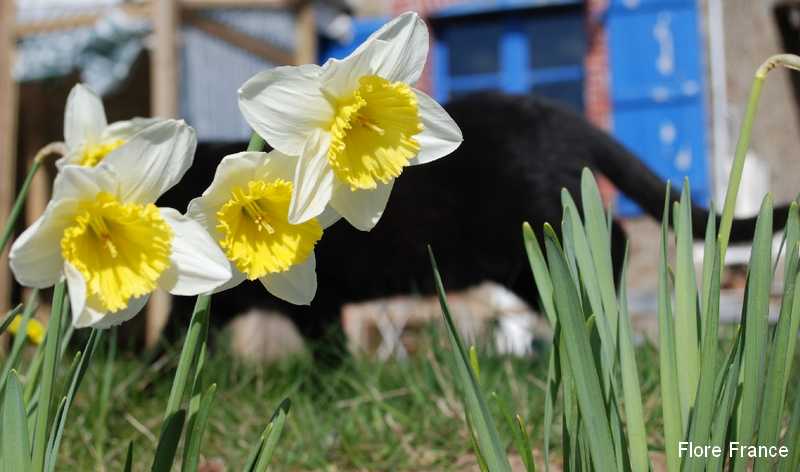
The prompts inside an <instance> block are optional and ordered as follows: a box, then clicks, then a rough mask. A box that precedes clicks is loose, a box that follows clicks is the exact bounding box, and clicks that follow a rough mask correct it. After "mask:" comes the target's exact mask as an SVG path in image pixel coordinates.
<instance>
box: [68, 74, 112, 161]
mask: <svg viewBox="0 0 800 472" xmlns="http://www.w3.org/2000/svg"><path fill="white" fill-rule="evenodd" d="M107 123H108V122H107V121H106V112H105V110H104V109H103V102H102V101H101V100H100V97H98V96H97V95H96V94H95V93H94V92H92V91H91V90H89V89H88V88H87V87H85V86H83V85H82V84H78V85H76V86H74V87H72V90H70V92H69V96H68V97H67V106H66V110H65V112H64V141H65V142H66V144H67V147H68V148H69V149H70V150H74V149H77V148H79V147H80V146H81V145H82V144H83V143H84V142H87V141H88V142H93V141H96V140H98V139H100V136H101V135H102V133H103V130H104V129H105V127H106V125H107Z"/></svg>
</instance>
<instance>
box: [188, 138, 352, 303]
mask: <svg viewBox="0 0 800 472" xmlns="http://www.w3.org/2000/svg"><path fill="white" fill-rule="evenodd" d="M294 167H295V159H294V158H292V157H289V156H286V155H284V154H281V153H280V152H278V151H272V152H270V153H264V152H240V153H238V154H232V155H230V156H226V157H225V158H224V159H222V162H220V164H219V166H218V167H217V171H216V174H215V175H214V180H213V181H212V182H211V185H210V186H209V187H208V189H206V191H205V192H203V195H202V196H200V197H198V198H195V199H194V200H192V201H191V202H190V203H189V210H188V212H187V216H189V217H190V218H193V219H195V220H197V221H198V222H199V223H200V224H201V225H203V226H204V227H205V228H206V230H207V231H208V232H209V234H211V236H212V237H213V238H214V239H215V240H216V241H217V243H218V244H219V246H220V247H221V248H222V251H223V252H224V253H225V255H226V256H227V257H228V260H229V261H230V270H231V273H232V277H231V280H230V281H229V282H228V283H226V284H225V285H223V286H221V287H219V288H218V289H217V291H221V290H225V289H228V288H232V287H235V286H236V285H239V284H240V283H242V282H243V281H244V280H245V279H249V280H256V279H258V280H259V281H260V282H261V283H262V284H263V285H264V287H265V288H266V289H267V290H268V291H269V292H270V293H272V294H273V295H275V296H276V297H279V298H282V299H284V300H286V301H288V302H291V303H294V304H297V305H304V304H308V303H311V300H312V299H313V298H314V294H315V293H316V290H317V275H316V262H315V259H314V245H315V244H316V243H317V241H319V239H320V238H321V237H322V231H323V229H325V228H326V227H327V226H329V225H331V224H333V223H334V222H335V221H336V220H338V219H339V216H338V215H337V214H336V213H335V212H334V211H332V210H330V209H328V210H327V211H325V212H323V213H322V214H321V215H319V217H315V218H311V219H309V220H307V221H305V222H303V223H300V224H296V225H295V224H291V223H289V203H290V201H291V195H292V190H293V187H294V184H293V181H292V178H293V175H294Z"/></svg>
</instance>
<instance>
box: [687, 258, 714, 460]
mask: <svg viewBox="0 0 800 472" xmlns="http://www.w3.org/2000/svg"><path fill="white" fill-rule="evenodd" d="M706 247H707V248H708V249H710V251H711V252H709V253H706V254H705V257H706V258H709V259H711V261H712V262H711V263H709V264H704V266H705V267H709V276H710V280H709V281H708V286H707V287H704V290H706V289H707V290H708V293H709V297H708V299H707V300H706V302H705V305H704V306H705V309H706V312H705V314H704V315H703V319H704V320H705V324H706V327H705V333H704V334H703V347H702V361H701V362H702V364H701V368H700V380H699V384H698V386H697V395H696V402H695V407H694V411H693V413H692V418H691V421H690V423H689V432H688V434H687V436H688V438H689V441H690V442H692V443H694V444H708V442H709V440H710V439H711V422H712V420H713V417H714V410H715V406H716V403H717V398H715V397H714V393H715V387H716V381H717V353H718V351H719V341H718V339H719V338H718V336H719V334H718V332H719V294H720V280H719V277H720V273H721V271H720V270H719V264H720V260H719V251H718V250H717V246H716V244H711V245H706ZM705 464H706V458H703V457H687V458H686V460H684V463H683V465H684V470H688V471H702V470H704V468H705Z"/></svg>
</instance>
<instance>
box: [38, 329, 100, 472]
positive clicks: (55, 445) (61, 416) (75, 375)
mask: <svg viewBox="0 0 800 472" xmlns="http://www.w3.org/2000/svg"><path fill="white" fill-rule="evenodd" d="M102 336H103V332H102V331H101V330H98V329H92V332H91V334H89V339H88V340H87V341H86V346H85V347H84V349H83V351H82V352H81V353H80V356H79V358H78V364H77V367H76V368H75V369H74V371H73V372H72V373H71V374H70V376H69V377H68V378H69V381H68V386H69V388H68V390H67V395H66V397H65V398H64V401H63V405H62V406H61V407H60V408H59V411H58V414H57V415H56V418H55V421H54V422H53V429H52V430H51V432H50V438H49V440H48V443H47V457H46V460H45V470H46V471H53V470H55V467H56V462H57V461H58V450H59V447H60V446H61V437H62V435H63V433H64V427H65V426H66V424H67V417H68V415H69V409H70V407H71V406H72V403H73V402H74V400H75V394H76V392H77V391H78V388H79V387H80V385H81V381H82V380H83V377H84V376H85V375H86V371H87V370H88V369H89V365H90V364H91V361H92V357H93V356H94V351H95V349H96V347H97V343H98V342H99V340H100V339H101V338H102Z"/></svg>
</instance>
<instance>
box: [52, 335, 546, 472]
mask: <svg viewBox="0 0 800 472" xmlns="http://www.w3.org/2000/svg"><path fill="white" fill-rule="evenodd" d="M426 338H427V340H428V342H429V344H430V345H431V346H432V348H431V349H428V350H427V351H428V352H427V353H426V354H424V355H419V356H414V357H412V358H410V359H409V360H408V361H404V362H399V361H398V362H395V361H391V362H388V363H386V362H380V361H377V360H371V359H367V358H359V357H351V358H348V359H346V360H344V361H343V362H342V363H341V364H340V365H338V366H336V367H330V368H321V367H319V366H318V365H316V366H315V364H314V363H313V362H312V361H311V360H310V359H309V358H308V357H303V356H299V357H293V358H290V359H287V360H285V361H283V362H281V363H279V364H275V365H272V366H259V365H253V364H248V363H244V362H240V361H237V360H236V359H235V358H233V357H232V356H231V355H230V354H228V353H227V352H225V351H223V350H216V351H215V352H212V353H211V354H210V355H209V356H208V358H207V360H206V365H205V367H204V372H205V375H207V376H208V377H209V378H211V379H214V381H215V382H216V384H217V392H216V398H215V400H214V408H213V409H211V413H210V417H209V420H208V427H207V430H206V434H205V436H204V439H203V446H202V454H203V456H204V457H206V458H220V459H222V461H223V462H224V463H225V464H226V466H227V467H228V470H241V469H242V467H243V465H244V463H245V461H246V459H247V454H248V452H249V451H250V448H251V446H252V443H251V438H253V437H257V436H258V434H259V433H260V432H261V430H262V429H263V428H264V418H265V417H268V416H269V414H270V413H271V412H272V411H273V410H274V409H275V408H276V407H277V405H278V404H279V403H280V402H281V401H282V400H283V399H284V398H287V397H288V398H291V402H292V407H291V413H290V414H289V416H288V419H287V423H286V429H285V430H284V433H283V436H282V438H281V443H280V448H279V449H278V450H277V451H276V453H275V455H274V457H273V462H272V469H273V470H365V469H368V470H459V469H461V468H462V466H463V465H464V464H472V463H474V458H473V457H474V456H473V454H472V450H471V447H470V442H469V431H468V429H467V427H466V424H465V423H464V421H463V418H464V416H463V409H462V406H461V404H460V401H459V399H458V396H457V392H456V386H455V383H454V382H455V379H454V378H453V375H454V370H453V369H451V367H450V362H451V361H450V357H449V356H450V354H449V351H448V349H447V347H446V344H445V343H446V339H445V338H444V337H443V336H439V335H436V334H435V333H433V332H431V333H430V334H428V335H427V337H426ZM219 344H224V343H223V342H221V343H219ZM481 352H482V353H485V352H487V351H485V350H481ZM178 354H179V353H178V351H177V349H175V350H172V349H170V350H169V351H168V352H167V353H166V354H164V355H163V356H162V357H159V358H157V359H154V360H152V361H150V362H143V359H142V358H141V357H139V356H136V355H133V354H130V353H117V357H116V359H115V360H114V362H113V382H112V385H113V387H112V390H111V394H110V398H111V401H110V403H109V411H108V412H107V421H106V422H105V424H102V423H101V424H99V425H98V422H97V418H98V411H97V403H98V402H96V399H97V398H98V396H99V392H100V390H101V387H102V383H103V378H102V376H103V369H100V368H96V369H91V370H90V371H89V372H88V373H87V376H86V378H85V379H84V384H83V386H82V388H81V390H80V391H79V393H78V395H77V397H76V399H75V403H74V405H73V408H72V410H71V412H70V427H69V428H68V429H67V430H65V432H64V439H63V443H62V447H61V457H60V462H59V466H60V467H61V468H64V469H69V470H90V469H93V468H95V467H98V466H99V464H104V465H105V467H106V469H107V470H120V469H121V468H122V464H123V463H124V460H125V456H126V453H127V447H128V442H129V441H131V440H132V441H134V443H135V445H134V447H135V450H136V455H137V456H138V457H151V456H152V455H153V452H154V451H155V445H156V438H157V435H158V431H159V430H158V428H159V425H160V424H161V421H162V419H163V407H164V404H165V403H166V401H167V398H168V397H169V392H170V387H171V384H172V379H173V375H174V368H175V365H176V364H177V359H178ZM95 356H96V357H95V358H94V363H95V365H96V366H98V367H99V366H101V365H104V363H105V358H104V357H105V353H104V352H100V351H98V352H97V353H96V354H95ZM65 358H70V356H69V355H67V356H65ZM479 359H480V363H481V382H482V385H483V386H484V387H485V388H486V389H487V390H489V389H490V390H496V391H498V392H502V395H504V396H505V398H504V399H505V400H506V401H507V402H508V403H509V404H511V405H516V406H518V408H519V409H520V410H519V413H520V414H521V415H522V417H523V418H524V419H525V420H526V423H527V424H528V425H529V426H530V425H536V426H535V427H529V429H528V432H529V434H531V435H532V436H533V437H538V434H539V430H540V427H539V425H540V424H541V421H540V418H541V417H542V414H543V398H544V392H543V388H544V385H545V380H546V375H547V370H546V364H544V363H543V362H541V361H538V360H536V359H520V358H510V357H503V356H493V355H491V354H481V355H480V357H479ZM64 370H66V367H65V369H64ZM500 426H501V428H500V429H501V433H502V434H503V440H504V441H506V442H508V441H510V440H511V438H510V434H509V432H508V431H507V430H504V429H503V426H504V425H500ZM98 427H100V428H105V429H104V430H103V431H102V432H99V433H98V430H97V429H96V428H98ZM98 434H99V435H100V437H102V438H109V439H106V440H105V441H104V443H103V444H100V445H98V444H97V443H96V440H95V438H96V437H97V436H98ZM99 450H102V451H104V452H103V456H102V457H99V456H98V451H99ZM178 457H180V451H179V453H178ZM148 465H149V464H146V463H142V464H139V465H138V466H137V467H141V469H137V467H134V470H145V467H146V466H148Z"/></svg>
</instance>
